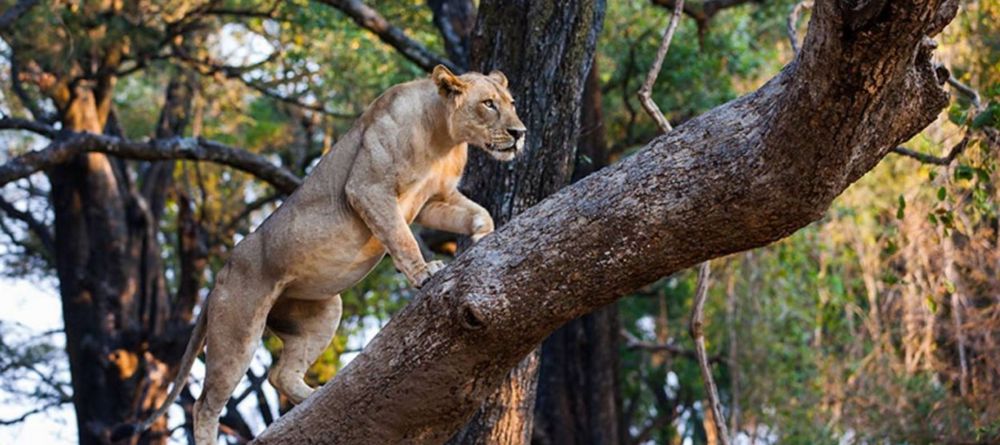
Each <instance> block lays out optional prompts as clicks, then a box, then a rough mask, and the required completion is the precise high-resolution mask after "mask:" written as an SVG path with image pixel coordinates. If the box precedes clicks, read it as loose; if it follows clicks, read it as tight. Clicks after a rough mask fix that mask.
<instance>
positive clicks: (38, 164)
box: [0, 130, 302, 194]
mask: <svg viewBox="0 0 1000 445" xmlns="http://www.w3.org/2000/svg"><path fill="white" fill-rule="evenodd" d="M53 131H55V130H53ZM66 135H67V136H66V137H64V138H62V139H60V140H56V141H54V142H52V143H51V144H50V145H49V146H48V147H46V148H44V149H42V150H38V151H32V152H29V153H25V154H23V155H21V156H18V157H16V158H13V159H11V160H9V161H7V163H6V164H3V165H0V185H3V184H6V183H8V182H11V181H14V180H17V179H21V178H24V177H27V176H30V175H32V174H34V173H36V172H38V171H41V170H45V169H48V168H50V167H53V166H55V165H58V164H61V163H64V162H66V161H68V160H70V159H71V158H73V157H74V156H76V155H78V154H80V153H86V152H95V153H105V154H109V155H114V156H119V157H123V158H128V159H139V160H144V161H165V160H171V159H189V160H196V161H210V162H214V163H217V164H223V165H228V166H230V167H233V168H236V169H238V170H242V171H244V172H247V173H249V174H251V175H253V176H256V177H258V178H260V179H262V180H264V181H266V182H267V183H269V184H271V185H272V186H274V188H276V189H278V190H279V191H280V192H282V193H286V194H287V193H291V192H292V191H294V190H295V189H296V188H298V186H299V185H300V184H301V183H302V180H301V179H299V178H298V177H297V176H295V175H294V174H292V173H291V172H289V171H288V170H286V169H284V168H283V167H279V166H276V165H274V164H272V163H271V162H270V161H268V160H267V159H265V158H264V157H263V156H260V155H256V154H253V153H250V152H248V151H245V150H241V149H238V148H234V147H230V146H227V145H224V144H221V143H219V142H214V141H209V140H205V139H201V138H167V139H158V140H152V141H147V142H136V141H131V140H127V139H123V138H118V137H113V136H105V135H96V134H90V133H66Z"/></svg>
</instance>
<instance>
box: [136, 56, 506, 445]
mask: <svg viewBox="0 0 1000 445" xmlns="http://www.w3.org/2000/svg"><path fill="white" fill-rule="evenodd" d="M524 134H525V128H524V124H523V123H522V122H521V120H520V119H518V117H517V113H516V111H515V110H514V101H513V98H512V97H511V95H510V93H509V92H508V90H507V79H506V77H504V75H503V74H502V73H500V72H493V73H490V74H489V75H483V74H479V73H468V74H463V75H461V76H455V75H454V74H452V73H451V72H450V71H448V70H447V69H446V68H444V67H442V66H438V67H437V68H435V69H434V72H433V73H432V75H431V78H430V79H421V80H416V81H412V82H408V83H404V84H401V85H396V86H394V87H392V88H390V89H389V90H387V91H386V92H385V93H383V94H382V96H380V97H379V98H378V99H376V100H375V101H374V102H373V103H372V104H371V105H370V106H369V108H368V110H367V111H365V113H364V114H363V115H362V116H361V117H360V118H359V119H358V120H357V122H355V124H354V127H353V128H352V129H351V130H350V131H349V132H348V133H347V134H346V135H344V136H343V137H342V138H341V139H340V140H339V141H337V144H336V145H335V146H334V147H333V149H332V150H331V151H330V153H328V154H326V155H325V156H324V157H323V159H322V160H321V161H320V163H319V164H318V165H317V166H316V169H315V170H314V171H313V172H312V174H310V175H309V177H308V178H306V180H305V182H304V183H303V184H302V186H301V187H300V188H299V189H298V190H296V191H295V193H293V194H292V195H291V196H290V197H289V198H288V199H287V200H286V201H285V202H284V203H283V204H282V205H281V207H279V208H278V209H277V210H276V211H275V212H274V213H273V214H271V215H270V217H268V218H267V219H266V220H265V221H264V223H263V224H261V226H260V228H258V229H257V230H256V231H255V232H254V233H251V234H250V235H248V236H247V237H246V238H244V239H243V240H242V241H241V242H240V243H239V244H238V245H237V246H236V248H235V249H233V252H232V254H231V256H230V259H229V262H228V263H227V264H226V265H225V266H224V267H223V268H222V270H221V271H220V272H219V274H218V276H217V278H216V284H215V288H214V289H213V290H212V292H211V295H210V296H209V298H208V299H207V300H206V304H205V305H204V307H203V310H202V314H201V315H200V316H199V317H198V322H197V324H196V325H195V329H194V331H193V334H192V338H191V341H190V343H189V344H188V349H187V351H186V352H185V355H184V359H183V360H182V362H181V369H180V372H179V373H178V376H177V378H176V380H175V381H174V383H173V385H174V386H173V389H172V391H171V394H170V395H169V396H168V398H167V400H166V401H165V403H164V405H163V406H162V407H161V408H160V409H158V410H157V412H156V413H154V414H153V415H152V416H151V417H150V418H149V419H147V420H146V421H145V422H144V423H143V424H142V425H141V426H140V429H145V428H148V426H149V425H150V424H152V423H153V421H155V419H156V418H157V417H159V416H160V415H162V414H163V413H164V412H165V411H166V409H167V408H168V407H169V406H170V404H172V403H173V401H174V400H175V399H176V397H177V395H178V394H179V393H180V389H181V387H182V386H183V385H184V382H185V380H186V379H187V375H188V374H189V373H190V371H191V365H192V364H193V362H194V359H195V357H196V356H197V355H198V354H199V353H200V351H201V349H202V347H203V345H207V352H206V361H205V365H206V371H205V381H204V385H203V389H202V393H201V397H199V398H198V401H197V403H196V404H195V409H194V411H195V412H194V421H195V427H194V434H195V442H196V443H197V444H198V445H214V444H215V443H216V439H217V435H218V417H219V414H220V412H221V411H222V408H223V407H224V406H225V404H226V401H227V400H228V399H229V396H230V395H231V394H232V391H233V390H234V389H235V387H236V384H237V383H238V382H239V380H240V378H241V377H242V376H243V374H244V373H245V372H246V369H247V367H248V366H249V364H250V360H251V357H252V355H253V351H254V349H255V348H256V346H257V344H258V342H259V340H260V337H261V335H262V334H263V332H264V329H265V327H270V329H271V330H272V332H274V333H275V334H276V335H277V336H278V337H280V338H281V340H282V342H283V343H284V348H283V350H282V353H281V358H280V359H279V360H278V361H277V362H276V363H275V364H274V365H273V366H272V367H271V370H270V373H269V376H268V380H269V381H270V382H271V383H272V384H273V385H274V386H275V387H276V388H277V389H278V391H281V392H282V393H283V394H285V395H286V396H288V398H289V399H291V400H292V402H294V403H299V402H301V401H302V400H303V399H305V398H306V397H308V396H309V395H310V394H312V392H313V391H314V389H313V388H310V387H309V386H307V385H306V384H305V382H304V381H303V377H304V376H305V372H306V369H307V368H308V367H309V365H310V364H312V363H313V361H315V359H316V358H317V357H318V356H319V354H320V353H321V352H322V351H323V350H324V349H325V348H326V346H327V345H328V344H329V343H330V340H331V338H332V337H333V335H334V333H335V332H336V330H337V325H338V324H339V322H340V316H341V301H340V295H339V294H340V293H341V292H342V291H344V290H345V289H347V288H349V287H351V286H353V285H354V284H356V283H357V282H358V281H360V280H361V279H362V278H364V277H365V275H367V274H368V273H369V272H370V271H371V269H372V268H373V267H374V266H375V265H376V264H377V263H378V262H379V260H380V259H381V258H382V257H383V256H384V255H385V254H386V252H388V253H389V255H391V256H392V259H393V262H394V263H395V265H396V267H397V268H398V269H399V270H400V271H402V272H403V274H405V275H406V278H407V279H408V280H409V281H410V283H412V284H413V285H414V286H417V287H419V286H420V285H421V284H423V283H424V282H425V281H426V280H427V279H428V278H429V277H430V276H431V275H432V274H434V273H435V272H437V271H438V270H439V269H441V268H442V267H443V265H442V264H441V263H440V262H439V261H432V262H430V263H427V262H425V261H424V259H423V257H422V256H421V254H420V249H419V247H418V246H417V242H416V240H415V239H414V237H413V233H412V232H411V231H410V228H409V224H410V223H412V222H417V223H419V224H420V225H422V226H424V227H428V228H433V229H438V230H444V231H449V232H454V233H459V234H463V235H469V236H471V237H472V239H473V240H474V241H478V240H479V239H480V238H482V237H483V236H486V235H487V234H489V233H490V232H492V231H493V220H492V219H491V218H490V215H489V213H487V212H486V210H484V209H483V208H482V207H480V206H479V205H477V204H476V203H474V202H472V201H471V200H469V199H468V198H466V197H465V196H463V195H462V194H461V193H459V191H458V188H457V186H458V182H459V179H460V178H461V175H462V170H463V169H464V167H465V162H466V155H467V144H468V143H472V144H474V145H477V146H479V147H483V149H484V150H486V151H487V152H488V153H490V154H491V155H493V156H494V157H495V158H497V159H499V160H504V161H507V160H511V159H513V158H514V156H515V155H516V154H517V152H519V151H521V149H522V148H523V145H524Z"/></svg>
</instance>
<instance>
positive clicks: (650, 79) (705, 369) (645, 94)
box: [639, 0, 729, 445]
mask: <svg viewBox="0 0 1000 445" xmlns="http://www.w3.org/2000/svg"><path fill="white" fill-rule="evenodd" d="M683 8H684V0H677V3H676V6H675V7H674V13H673V15H672V16H671V17H670V24H669V25H667V29H666V31H664V33H663V41H662V42H661V43H660V49H659V50H658V51H657V53H656V59H655V60H654V61H653V66H652V67H651V68H650V69H649V74H647V75H646V81H645V82H644V83H643V84H642V88H640V89H639V99H640V100H641V101H642V106H643V108H645V109H646V112H647V113H649V115H650V116H652V117H653V119H654V120H655V121H656V123H657V124H658V125H659V126H660V129H661V130H662V131H663V133H664V134H666V133H669V132H670V131H671V130H672V129H673V128H672V127H671V126H670V122H669V121H667V118H665V117H664V116H663V113H662V112H660V108H659V107H658V106H657V105H656V102H654V101H653V99H652V91H653V84H655V83H656V78H657V76H658V75H659V73H660V67H661V66H662V64H663V59H664V57H665V56H666V55H667V50H669V49H670V41H671V40H672V39H673V35H674V32H675V31H676V30H677V24H678V23H679V22H680V17H681V16H680V12H681V10H682V9H683ZM708 274H709V263H708V261H705V262H704V263H701V265H700V266H699V268H698V292H697V295H696V299H695V306H694V310H693V312H692V314H691V336H692V337H693V338H694V341H695V350H694V355H695V359H696V360H697V361H698V366H699V367H700V368H701V375H702V379H703V380H704V382H705V389H706V391H705V392H707V393H708V399H709V402H710V403H711V405H712V407H711V409H712V410H713V413H714V414H715V415H714V416H713V417H712V419H713V421H714V422H713V423H714V424H715V428H716V432H717V433H718V436H719V438H720V442H722V445H729V432H728V431H727V430H726V420H725V417H722V409H721V408H720V407H719V396H718V390H717V389H716V386H715V381H714V380H713V379H712V371H711V368H709V364H708V362H709V360H708V355H707V352H706V351H705V338H704V337H702V335H701V320H702V318H703V311H704V306H705V299H706V298H707V296H708Z"/></svg>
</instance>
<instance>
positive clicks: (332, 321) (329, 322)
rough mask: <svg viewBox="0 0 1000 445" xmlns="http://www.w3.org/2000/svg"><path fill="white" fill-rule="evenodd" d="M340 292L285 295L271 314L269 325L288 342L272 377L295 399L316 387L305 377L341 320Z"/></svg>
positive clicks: (275, 385)
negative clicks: (318, 295)
mask: <svg viewBox="0 0 1000 445" xmlns="http://www.w3.org/2000/svg"><path fill="white" fill-rule="evenodd" d="M342 311H343V308H342V303H341V301H340V295H335V296H333V297H332V298H328V299H324V300H295V299H290V298H281V299H279V300H278V303H277V304H275V306H274V309H272V311H271V315H270V316H269V317H268V328H269V329H270V330H271V332H274V333H275V335H277V336H278V338H280V339H281V341H282V343H283V344H284V345H283V346H282V348H281V355H280V356H279V358H278V361H277V362H276V363H275V364H274V365H272V366H271V371H270V373H269V374H268V381H270V382H271V384H272V385H274V387H275V388H277V389H278V391H280V392H281V393H282V394H284V395H285V396H287V397H288V398H289V400H291V402H292V403H295V404H298V403H300V402H302V401H303V400H305V399H306V398H307V397H309V395H310V394H312V393H313V391H315V389H313V388H312V387H310V386H309V385H307V384H306V382H305V380H304V378H305V375H306V371H307V370H308V369H309V366H311V365H312V364H313V362H315V361H316V359H317V358H318V357H319V356H320V354H322V353H323V351H324V350H325V349H326V347H327V346H329V344H330V340H331V339H333V335H334V334H335V333H336V332H337V325H339V324H340V315H341V313H342Z"/></svg>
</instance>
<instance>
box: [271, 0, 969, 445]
mask: <svg viewBox="0 0 1000 445" xmlns="http://www.w3.org/2000/svg"><path fill="white" fill-rule="evenodd" d="M841 6H842V5H841V3H840V2H839V1H837V0H818V1H817V2H816V6H815V9H814V14H813V19H812V20H811V22H810V30H809V33H808V35H807V37H806V39H805V43H804V45H803V49H802V52H801V53H800V54H799V56H798V57H797V58H796V59H795V61H794V62H792V64H790V65H789V66H787V67H786V68H785V69H784V70H782V72H781V73H780V74H779V75H778V76H776V77H775V78H774V79H772V80H771V81H769V82H768V83H766V84H765V85H764V86H763V87H761V89H760V90H758V91H756V92H754V93H752V94H749V95H747V96H744V97H742V98H740V99H737V100H735V101H733V102H730V103H728V104H726V105H723V106H720V107H718V108H716V109H714V110H712V111H710V112H708V113H705V114H703V115H701V116H699V117H697V118H694V119H692V120H689V121H687V122H686V123H685V124H684V125H682V126H680V127H678V128H677V129H675V130H674V131H672V132H671V133H669V134H667V135H664V136H661V137H659V138H657V139H655V140H653V141H652V142H650V143H649V144H648V145H647V146H646V147H645V148H644V149H643V150H641V151H639V152H638V153H636V154H634V155H632V156H630V157H628V158H626V159H624V160H622V161H621V162H619V163H618V164H615V165H613V166H611V167H608V168H605V169H603V170H601V171H600V172H597V173H594V174H593V175H590V176H588V177H587V178H585V179H584V180H582V181H579V182H577V183H576V184H574V185H572V186H569V187H567V188H564V189H562V190H561V191H560V192H558V193H556V194H554V195H552V196H551V197H549V198H548V199H546V200H544V201H542V202H541V203H539V204H538V205H536V206H534V207H532V208H530V209H528V210H526V211H525V212H523V213H521V214H519V215H518V216H516V217H514V218H513V219H512V220H510V221H509V222H508V223H507V224H506V225H505V226H503V227H502V228H501V229H500V230H498V231H497V232H495V233H493V234H492V235H490V236H487V237H486V238H484V239H483V240H482V241H480V243H479V244H477V245H475V246H473V247H472V248H471V249H469V250H468V251H467V252H465V253H464V254H463V255H461V256H460V257H459V258H457V259H456V260H455V261H454V262H453V263H451V264H450V265H449V266H448V267H447V268H446V269H444V270H443V271H441V272H439V273H438V274H437V275H435V276H434V277H432V278H431V280H430V281H429V282H428V283H427V284H426V285H425V286H424V287H423V288H422V289H421V291H420V292H419V293H418V294H417V295H416V296H415V298H414V299H413V301H412V302H411V303H410V304H409V305H408V306H407V307H405V308H404V309H403V310H402V311H400V312H399V313H397V314H396V315H395V316H394V317H393V319H392V321H391V322H390V323H389V324H388V325H387V326H386V327H385V328H383V330H382V331H381V332H379V334H378V336H376V338H375V339H374V340H372V342H371V343H370V344H369V345H368V347H367V348H366V349H365V351H364V352H362V353H361V355H359V356H358V357H357V358H356V359H354V361H352V362H351V363H350V364H349V365H348V366H347V367H346V368H344V369H343V370H341V371H340V372H339V373H338V374H337V377H336V378H335V379H334V380H333V381H332V382H330V383H329V384H327V385H326V386H324V387H323V388H322V389H321V390H319V391H318V392H317V393H316V394H314V395H313V396H312V397H310V398H309V399H307V400H306V401H305V402H304V403H303V404H301V405H299V406H298V407H296V408H295V409H294V410H292V411H291V412H290V413H288V414H286V415H285V416H283V417H282V418H281V419H279V420H278V421H276V422H275V423H274V424H273V425H271V427H270V428H268V429H267V430H266V431H265V432H264V433H263V434H262V435H261V436H260V437H259V438H258V439H257V441H256V442H257V443H259V444H276V443H289V444H291V443H319V442H330V441H331V438H335V441H336V443H338V444H368V443H411V444H418V443H419V444H423V443H426V444H431V443H441V442H443V441H444V440H445V439H447V438H448V437H449V436H450V435H451V434H452V433H453V432H454V431H455V430H457V429H458V428H459V427H460V426H461V425H462V423H463V422H464V421H465V420H466V419H467V418H468V416H469V415H470V414H471V413H472V412H473V411H475V410H476V408H477V407H478V406H479V404H480V403H481V402H482V401H483V400H484V399H485V398H486V397H487V396H488V395H489V394H491V393H492V392H494V391H495V390H496V388H497V386H498V385H499V384H500V383H501V382H502V381H504V378H505V376H506V375H507V373H508V371H509V370H510V369H511V368H512V367H513V366H514V365H515V364H517V363H518V362H519V361H520V360H521V359H522V358H523V357H524V356H525V355H526V354H528V353H529V352H530V351H531V350H533V349H534V348H535V347H536V346H537V344H538V343H539V342H540V341H541V340H542V339H544V338H545V337H546V336H547V335H548V334H549V333H551V332H552V331H553V330H555V329H556V328H557V327H559V326H560V325H562V324H563V323H565V322H567V321H569V320H572V319H573V318H576V317H578V316H580V315H583V314H585V313H588V312H591V311H593V310H594V309H596V308H599V307H602V306H604V305H606V304H608V303H610V302H612V301H614V300H615V299H616V298H618V296H621V295H623V294H624V293H626V292H628V291H630V290H632V289H635V288H638V287H641V286H642V285H645V284H647V283H650V282H653V281H655V280H656V279H658V278H659V277H662V276H663V275H666V274H669V273H672V272H676V271H678V270H681V269H684V268H687V267H691V266H693V265H695V264H698V263H701V262H703V261H705V260H708V259H711V258H715V257H719V256H722V255H726V254H730V253H734V252H739V251H743V250H747V249H751V248H754V247H760V246H763V245H766V244H769V243H771V242H774V241H776V240H779V239H781V238H783V237H785V236H788V235H789V234H791V233H793V232H795V231H796V230H798V229H799V228H801V227H804V226H806V225H807V224H809V223H811V222H812V221H815V220H816V219H818V218H820V217H821V216H822V215H823V214H824V213H825V211H826V209H827V208H828V207H829V205H830V203H831V202H832V201H833V199H834V198H835V197H836V196H838V195H839V194H840V193H841V192H842V191H843V190H844V189H845V188H846V187H847V186H848V185H850V184H851V183H853V182H854V181H856V180H857V179H858V178H860V177H861V176H862V175H864V174H865V173H866V172H868V171H869V170H871V169H872V168H873V167H874V166H875V165H876V164H877V163H878V162H879V161H880V160H881V159H882V158H883V157H884V156H885V155H886V154H887V153H888V152H889V151H890V149H891V148H893V147H896V146H898V145H899V144H900V143H901V142H902V141H905V140H907V139H909V138H910V137H912V136H913V135H914V134H916V133H917V132H919V131H920V130H921V129H922V128H924V127H925V126H927V125H928V124H930V123H931V122H933V120H934V119H935V118H936V117H937V115H938V113H939V112H940V110H941V109H942V108H943V107H945V106H946V105H947V103H948V96H947V94H946V93H945V91H943V90H942V88H941V84H942V83H943V82H944V81H945V80H946V79H942V78H939V77H938V73H937V72H936V70H935V69H934V67H933V66H932V64H931V51H930V47H929V46H928V45H926V44H925V43H924V42H923V41H922V40H923V38H924V36H926V35H935V34H937V33H939V32H940V31H941V29H942V28H943V27H944V26H945V25H946V24H947V23H948V22H949V21H951V19H952V18H953V17H954V15H955V12H956V10H957V7H958V1H957V0H893V1H892V2H890V3H889V4H888V5H887V6H886V9H885V10H884V11H883V12H882V13H881V14H878V15H876V17H875V18H874V19H873V21H871V22H870V23H868V24H867V25H866V26H865V29H864V30H863V31H861V32H854V31H851V30H850V29H847V28H845V27H844V26H843V25H844V23H845V22H844V20H845V17H844V15H843V14H844V10H843V8H842V7H841Z"/></svg>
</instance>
